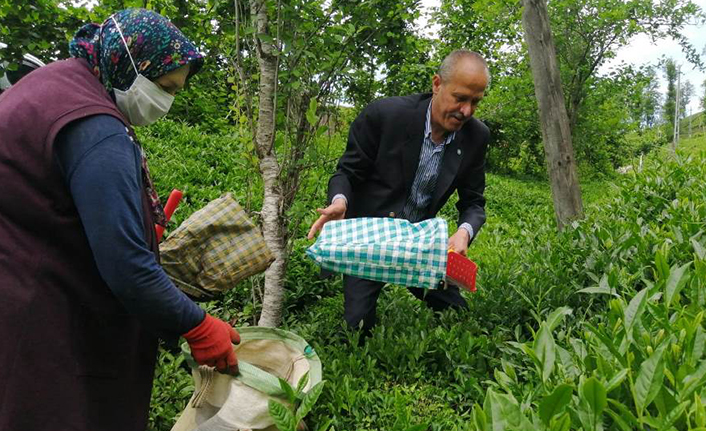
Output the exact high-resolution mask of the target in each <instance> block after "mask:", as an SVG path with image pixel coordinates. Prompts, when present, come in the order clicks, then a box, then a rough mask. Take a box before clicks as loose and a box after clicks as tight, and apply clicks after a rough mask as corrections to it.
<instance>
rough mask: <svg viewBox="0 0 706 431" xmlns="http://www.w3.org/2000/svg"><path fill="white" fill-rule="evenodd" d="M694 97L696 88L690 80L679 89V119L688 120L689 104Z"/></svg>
mask: <svg viewBox="0 0 706 431" xmlns="http://www.w3.org/2000/svg"><path fill="white" fill-rule="evenodd" d="M693 96H694V86H693V85H692V84H691V82H689V81H688V80H686V81H684V82H682V83H681V86H680V87H679V118H686V117H687V116H688V115H689V109H688V106H689V102H691V98H692V97H693Z"/></svg>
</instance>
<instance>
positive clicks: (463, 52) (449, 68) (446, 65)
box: [437, 49, 490, 83]
mask: <svg viewBox="0 0 706 431" xmlns="http://www.w3.org/2000/svg"><path fill="white" fill-rule="evenodd" d="M463 58H467V59H469V60H471V61H473V62H475V63H477V64H480V65H481V66H483V69H485V73H486V75H487V77H488V83H490V69H489V68H488V63H487V62H486V61H485V59H484V58H483V57H482V56H481V55H480V54H478V53H477V52H475V51H469V50H467V49H457V50H455V51H453V52H451V54H449V55H447V56H446V57H445V58H444V60H443V61H442V62H441V65H440V66H439V70H438V72H437V73H438V75H439V76H440V77H441V80H442V81H446V80H448V79H449V78H450V77H451V73H452V72H453V70H454V68H455V67H456V64H457V63H458V61H459V60H461V59H463Z"/></svg>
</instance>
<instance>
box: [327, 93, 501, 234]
mask: <svg viewBox="0 0 706 431" xmlns="http://www.w3.org/2000/svg"><path fill="white" fill-rule="evenodd" d="M430 101H431V93H427V94H416V95H412V96H402V97H390V98H386V99H381V100H378V101H375V102H373V103H371V104H370V105H368V106H367V107H366V108H365V109H364V110H363V111H362V112H361V113H360V115H358V117H357V118H356V119H355V121H354V122H353V124H351V128H350V132H349V135H348V144H347V147H346V151H345V153H343V156H341V159H340V160H339V162H338V167H337V170H336V173H335V174H334V175H333V176H332V177H331V179H330V181H329V186H328V199H329V200H328V202H329V203H330V202H331V199H333V197H334V196H335V195H336V194H339V193H342V194H343V195H345V196H346V198H347V199H348V210H347V211H346V217H347V218H354V217H396V216H398V215H399V214H400V213H401V211H402V209H403V208H404V205H405V202H406V201H407V197H408V196H409V193H410V189H411V188H412V182H413V181H414V177H415V175H416V172H417V167H418V166H419V155H420V152H421V147H422V142H423V140H424V128H425V122H426V113H427V108H428V107H429V103H430ZM489 137H490V132H489V130H488V128H487V127H486V126H485V125H484V124H483V123H481V122H480V121H478V120H477V119H475V118H471V119H470V120H469V121H468V122H466V123H465V124H464V125H463V127H462V128H461V130H459V131H458V132H456V136H455V138H454V140H453V141H451V142H450V143H449V144H448V146H447V147H446V149H445V150H444V156H443V160H442V164H441V167H440V171H439V177H438V179H437V182H436V189H435V190H434V194H433V196H432V200H431V204H430V205H429V207H428V209H427V213H426V214H425V217H424V218H425V219H426V218H431V217H434V216H436V214H437V213H438V212H439V210H440V209H441V207H442V206H444V204H445V203H446V201H447V200H448V199H449V196H451V194H452V193H453V192H454V190H458V195H459V200H458V203H457V204H456V208H457V209H458V212H459V219H458V224H459V225H460V224H461V223H464V222H467V223H470V225H471V226H473V232H474V235H475V233H478V231H479V230H480V228H481V226H482V225H483V223H484V222H485V209H484V206H485V198H484V197H483V191H484V189H485V153H486V148H487V146H488V140H489Z"/></svg>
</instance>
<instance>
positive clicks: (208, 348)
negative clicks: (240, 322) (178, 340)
mask: <svg viewBox="0 0 706 431" xmlns="http://www.w3.org/2000/svg"><path fill="white" fill-rule="evenodd" d="M183 337H184V338H185V339H186V342H187V343H189V347H190V348H191V356H193V357H194V360H195V361H196V362H197V363H198V364H199V365H209V366H211V367H216V369H217V370H218V371H220V372H223V373H229V374H237V373H238V359H237V358H236V357H235V351H234V350H233V344H238V343H240V334H238V331H236V330H235V329H234V328H233V327H232V326H230V325H228V324H227V323H226V322H224V321H222V320H220V319H217V318H215V317H213V316H211V315H210V314H208V313H207V314H206V317H205V318H204V319H203V322H201V323H200V324H198V325H197V326H196V327H194V328H193V329H192V330H190V331H189V332H187V333H186V334H184V335H183Z"/></svg>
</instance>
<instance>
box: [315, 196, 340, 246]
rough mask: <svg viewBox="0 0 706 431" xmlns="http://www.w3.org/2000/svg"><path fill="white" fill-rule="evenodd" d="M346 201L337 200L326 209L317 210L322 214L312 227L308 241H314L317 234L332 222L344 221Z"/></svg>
mask: <svg viewBox="0 0 706 431" xmlns="http://www.w3.org/2000/svg"><path fill="white" fill-rule="evenodd" d="M346 209H347V207H346V201H345V199H336V200H335V201H333V203H332V204H331V205H329V206H327V207H326V208H317V209H316V212H318V213H319V214H321V215H320V216H319V218H318V219H317V220H316V221H315V222H314V224H313V225H311V229H309V235H307V238H308V239H314V236H316V234H317V233H319V231H320V230H321V228H322V227H324V225H325V224H326V223H327V222H329V221H331V220H342V219H343V218H344V217H345V216H346Z"/></svg>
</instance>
